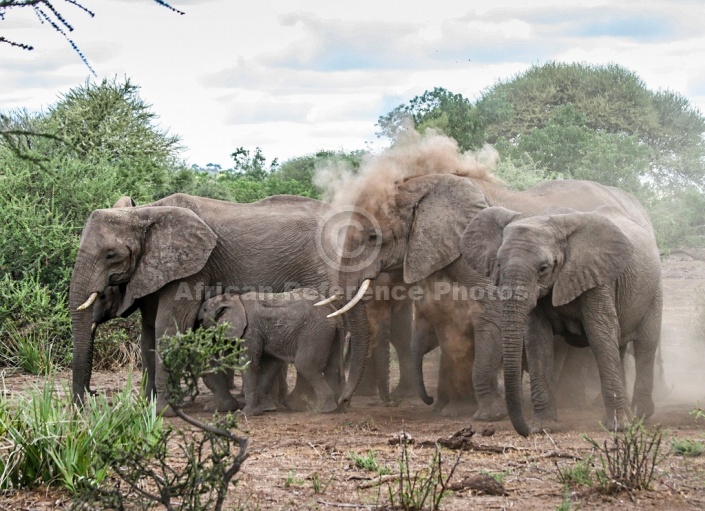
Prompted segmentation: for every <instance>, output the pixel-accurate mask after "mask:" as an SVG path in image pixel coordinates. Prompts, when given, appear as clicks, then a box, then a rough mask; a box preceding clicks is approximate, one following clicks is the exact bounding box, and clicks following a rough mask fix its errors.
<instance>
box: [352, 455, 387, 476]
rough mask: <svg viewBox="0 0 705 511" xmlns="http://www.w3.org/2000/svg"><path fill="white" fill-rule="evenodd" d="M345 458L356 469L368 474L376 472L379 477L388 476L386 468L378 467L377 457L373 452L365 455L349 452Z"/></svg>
mask: <svg viewBox="0 0 705 511" xmlns="http://www.w3.org/2000/svg"><path fill="white" fill-rule="evenodd" d="M347 456H348V459H349V460H350V461H352V462H353V463H354V464H355V467H357V468H361V469H363V470H367V471H369V472H377V473H378V474H380V475H385V474H389V469H388V468H387V467H382V466H380V465H379V463H378V462H377V455H376V453H375V452H373V451H368V452H367V455H364V454H358V453H356V452H353V451H350V452H348V454H347Z"/></svg>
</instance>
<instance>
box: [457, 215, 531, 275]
mask: <svg viewBox="0 0 705 511" xmlns="http://www.w3.org/2000/svg"><path fill="white" fill-rule="evenodd" d="M520 216H521V214H520V213H517V212H516V211H511V210H509V209H506V208H502V207H498V206H494V207H491V208H486V209H483V210H482V211H480V212H479V213H478V214H477V215H475V218H473V219H472V220H470V223H469V224H468V225H467V227H466V228H465V232H463V236H462V237H461V239H460V251H461V252H462V254H463V258H464V259H465V260H466V261H467V263H468V264H469V265H470V267H471V268H473V269H474V270H475V271H477V272H478V273H480V274H481V275H484V276H486V277H492V278H493V280H494V281H495V283H496V281H497V271H496V263H497V252H498V251H499V247H501V246H502V239H503V235H504V228H505V227H506V226H507V225H508V224H510V223H511V222H513V221H514V220H517V219H518V218H519V217H520Z"/></svg>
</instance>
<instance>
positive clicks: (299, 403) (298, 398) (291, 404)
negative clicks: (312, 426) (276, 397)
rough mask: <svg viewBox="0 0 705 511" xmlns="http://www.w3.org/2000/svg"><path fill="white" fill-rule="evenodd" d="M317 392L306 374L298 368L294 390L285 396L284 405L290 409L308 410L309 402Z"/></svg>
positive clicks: (297, 410)
mask: <svg viewBox="0 0 705 511" xmlns="http://www.w3.org/2000/svg"><path fill="white" fill-rule="evenodd" d="M314 395H315V393H314V391H313V388H312V387H311V384H310V383H309V381H308V380H307V379H306V377H305V376H304V375H302V374H301V372H299V371H298V370H297V371H296V383H295V384H294V388H293V390H292V391H291V392H290V393H289V394H288V395H287V396H286V397H285V398H284V403H283V404H284V406H286V407H287V408H288V409H289V410H293V411H296V412H301V411H304V410H308V405H309V402H310V401H311V400H312V399H313V397H314Z"/></svg>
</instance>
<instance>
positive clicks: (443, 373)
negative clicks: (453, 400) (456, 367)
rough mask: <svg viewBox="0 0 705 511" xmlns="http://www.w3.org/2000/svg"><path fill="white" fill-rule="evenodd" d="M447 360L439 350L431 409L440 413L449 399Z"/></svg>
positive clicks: (449, 383) (449, 385)
mask: <svg viewBox="0 0 705 511" xmlns="http://www.w3.org/2000/svg"><path fill="white" fill-rule="evenodd" d="M449 365H450V364H449V363H448V361H447V355H446V354H444V353H443V352H442V351H441V356H440V360H439V362H438V386H437V387H436V401H435V402H434V403H433V411H434V412H437V413H440V412H441V411H442V410H443V408H445V406H446V405H447V404H448V401H449V400H450V398H449V394H450V393H451V387H452V385H453V383H452V382H451V376H450V371H449V370H448V369H449Z"/></svg>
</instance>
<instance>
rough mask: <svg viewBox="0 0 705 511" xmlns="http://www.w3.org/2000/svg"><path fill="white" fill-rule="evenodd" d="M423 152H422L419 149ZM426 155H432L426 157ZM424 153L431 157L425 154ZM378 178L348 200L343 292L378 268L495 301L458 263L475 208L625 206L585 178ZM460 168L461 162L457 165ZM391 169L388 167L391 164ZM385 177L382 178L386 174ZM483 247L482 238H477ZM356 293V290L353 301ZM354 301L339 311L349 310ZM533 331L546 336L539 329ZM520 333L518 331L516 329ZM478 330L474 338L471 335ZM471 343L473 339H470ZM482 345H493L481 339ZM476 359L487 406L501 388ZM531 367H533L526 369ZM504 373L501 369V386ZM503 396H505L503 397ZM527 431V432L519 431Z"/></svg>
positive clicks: (531, 210)
mask: <svg viewBox="0 0 705 511" xmlns="http://www.w3.org/2000/svg"><path fill="white" fill-rule="evenodd" d="M422 150H424V148H423V147H422ZM429 153H430V152H429ZM429 156H433V155H432V154H429ZM426 160H427V159H424V155H423V154H422V155H420V156H419V157H417V158H406V159H404V160H403V164H404V163H405V164H409V165H411V164H412V163H413V162H423V161H426ZM382 163H383V164H382V165H380V169H381V170H382V171H381V172H379V173H370V174H368V175H367V177H366V178H367V179H368V180H369V181H368V182H367V183H365V184H363V185H361V186H359V189H360V190H362V191H361V192H360V193H359V194H357V195H356V197H354V198H353V199H352V203H353V205H354V207H353V208H351V214H350V217H351V218H350V223H349V226H350V227H349V228H348V229H347V231H346V232H345V239H344V248H345V255H344V257H343V258H342V261H341V272H340V277H339V281H340V284H341V285H342V286H344V287H345V288H346V289H347V288H349V287H352V288H356V289H357V288H359V289H360V290H362V289H364V288H366V287H367V286H368V285H369V281H370V279H374V278H376V277H377V275H379V273H380V272H383V271H394V270H401V271H403V275H404V281H405V282H407V283H415V282H419V281H421V280H422V279H427V278H429V277H431V278H432V279H438V280H442V279H447V280H450V281H451V282H456V283H459V284H462V285H463V286H465V287H467V288H468V289H470V290H471V291H472V290H473V289H475V290H477V291H478V293H479V292H482V293H484V294H483V296H484V297H485V300H486V303H488V304H490V303H498V302H499V300H498V297H497V295H496V289H495V288H494V287H493V285H492V282H491V281H490V280H489V279H487V278H486V277H485V276H484V275H480V274H479V273H478V272H477V271H476V270H474V269H472V268H471V267H469V266H468V264H467V262H465V261H464V258H461V257H460V256H461V251H460V238H461V236H462V234H463V232H464V231H465V228H466V227H467V225H468V223H469V222H470V221H471V220H472V219H473V218H474V217H475V215H477V214H478V213H479V212H480V211H482V210H484V209H487V208H488V207H491V206H504V207H508V208H511V209H513V210H515V211H519V212H521V213H522V214H524V215H528V216H530V215H536V214H539V213H541V212H543V211H545V210H546V208H547V207H548V206H551V205H554V206H556V207H572V208H574V209H575V210H578V211H592V210H594V209H595V208H597V207H599V206H602V205H614V206H616V207H618V208H625V207H627V208H628V207H630V205H625V204H623V203H622V202H621V200H620V196H619V194H618V193H617V192H618V191H616V190H615V189H614V188H610V187H605V186H602V185H600V184H597V183H593V182H589V181H575V180H559V181H551V182H546V183H543V184H540V185H538V186H536V187H534V188H531V189H529V190H526V191H522V192H517V191H512V190H509V189H507V188H506V187H505V186H503V185H502V184H501V183H499V182H498V181H497V180H496V179H495V178H494V177H493V176H492V175H491V173H490V172H489V171H488V170H487V169H486V168H485V167H481V166H474V167H471V168H467V169H465V168H463V169H461V171H462V175H456V174H450V173H444V174H438V173H437V174H430V173H428V172H429V171H428V168H430V169H431V172H440V171H442V170H443V166H442V165H430V166H428V167H427V168H422V169H420V170H419V171H418V175H416V176H415V177H413V174H412V177H408V178H405V179H401V180H400V179H396V178H397V177H398V174H394V173H393V172H387V170H388V169H387V168H386V167H385V165H384V163H385V162H382ZM461 163H462V162H461ZM390 167H391V168H395V167H394V165H390ZM389 174H391V175H392V176H393V177H392V178H391V179H390V180H387V181H384V177H385V175H389ZM477 241H478V242H482V240H481V239H478V240H477ZM358 296H361V293H358V294H357V295H356V297H355V298H357V297H358ZM355 304H356V301H355V299H354V300H352V301H351V302H349V303H348V304H347V305H346V306H345V307H343V308H342V309H341V310H345V309H346V308H347V307H354V306H355ZM486 327H487V328H486V329H485V330H484V332H483V335H487V336H495V337H496V336H501V330H500V327H501V325H500V324H499V322H498V321H496V322H495V320H491V319H490V320H489V321H487V323H486ZM535 327H536V328H537V329H538V330H539V331H540V332H544V335H546V336H547V337H551V338H552V335H551V334H550V331H549V332H548V333H545V326H544V325H541V324H538V325H535ZM522 328H523V327H522ZM477 334H478V333H477V332H476V333H475V335H476V336H477ZM475 342H476V343H477V339H476V341H475ZM481 342H482V343H483V344H485V343H487V344H488V345H489V344H492V343H493V342H499V343H501V342H502V341H501V337H500V340H499V341H496V340H492V339H488V340H482V341H481ZM477 362H478V361H477V360H475V363H474V369H475V370H473V384H474V387H475V393H476V395H477V400H478V403H479V404H480V406H483V405H482V403H483V402H486V403H487V406H492V404H493V403H495V402H496V399H497V398H498V396H500V394H499V390H498V388H497V384H496V378H495V377H494V374H491V371H485V372H482V371H478V370H477V369H478V368H483V367H484V368H491V367H492V365H493V364H488V363H481V364H479V365H478V363H477ZM529 369H530V370H531V368H529ZM506 377H507V373H506V372H505V386H506ZM501 399H503V398H501ZM535 412H536V414H537V415H539V416H540V415H541V414H542V413H544V414H546V419H548V418H553V417H554V416H555V409H554V410H541V409H537V410H535ZM522 432H525V431H522Z"/></svg>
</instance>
